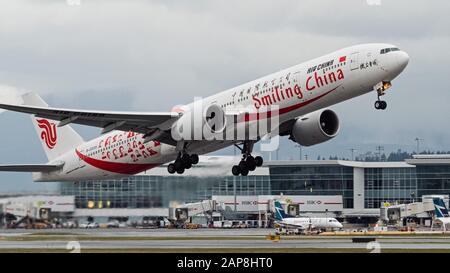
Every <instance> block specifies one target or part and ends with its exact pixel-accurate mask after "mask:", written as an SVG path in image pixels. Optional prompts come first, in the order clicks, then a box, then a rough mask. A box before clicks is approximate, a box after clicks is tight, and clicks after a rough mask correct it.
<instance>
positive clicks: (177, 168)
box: [173, 159, 183, 170]
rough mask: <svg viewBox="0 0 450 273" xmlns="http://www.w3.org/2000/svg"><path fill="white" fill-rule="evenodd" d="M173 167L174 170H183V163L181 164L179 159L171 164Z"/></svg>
mask: <svg viewBox="0 0 450 273" xmlns="http://www.w3.org/2000/svg"><path fill="white" fill-rule="evenodd" d="M173 165H174V166H175V170H180V169H183V162H181V159H177V160H175V163H173Z"/></svg>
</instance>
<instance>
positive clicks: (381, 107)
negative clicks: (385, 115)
mask: <svg viewBox="0 0 450 273" xmlns="http://www.w3.org/2000/svg"><path fill="white" fill-rule="evenodd" d="M374 106H375V109H377V110H385V109H386V108H387V102H386V101H384V100H377V101H376V102H375V104H374Z"/></svg>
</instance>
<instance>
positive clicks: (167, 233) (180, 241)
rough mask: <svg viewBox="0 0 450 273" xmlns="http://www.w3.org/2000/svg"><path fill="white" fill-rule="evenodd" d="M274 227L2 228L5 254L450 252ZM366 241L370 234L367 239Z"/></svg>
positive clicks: (411, 240) (416, 241)
mask: <svg viewBox="0 0 450 273" xmlns="http://www.w3.org/2000/svg"><path fill="white" fill-rule="evenodd" d="M273 231H274V230H273V229H197V230H176V229H115V230H110V229H108V230H105V229H61V230H54V229H50V230H23V229H22V230H20V229H15V230H0V252H2V251H8V250H9V251H11V250H14V251H17V252H21V250H30V249H36V250H40V251H41V252H45V250H51V249H53V250H61V251H69V250H73V249H74V248H76V249H79V250H80V251H81V252H82V251H83V250H89V249H101V250H110V251H111V252H114V251H117V250H119V251H120V250H131V251H132V250H133V249H139V250H140V251H142V250H144V251H145V250H152V251H156V252H157V251H158V249H160V250H163V249H164V250H167V249H169V250H172V251H173V252H176V251H177V250H187V249H197V250H199V251H202V250H205V251H206V250H210V249H215V250H219V251H220V250H227V249H228V250H236V249H240V250H243V251H246V250H249V251H250V250H251V251H257V252H266V251H267V252H271V251H274V249H276V250H278V251H279V252H283V250H284V249H285V250H289V252H302V250H308V251H311V250H312V251H314V250H316V251H317V252H321V251H324V250H328V251H329V250H333V249H335V250H341V251H343V252H345V251H346V250H348V251H354V250H360V251H361V252H371V251H375V252H383V250H388V249H395V250H404V251H405V252H411V250H414V251H418V252H427V251H430V250H433V251H436V250H437V251H438V252H439V251H442V252H448V251H450V236H448V235H447V236H444V235H439V234H436V235H415V236H412V235H403V236H372V237H373V238H376V241H375V242H370V243H354V242H352V238H353V237H356V236H320V235H319V236H282V237H281V238H280V240H268V239H267V238H266V236H267V235H269V234H270V233H272V234H273ZM366 237H367V236H366Z"/></svg>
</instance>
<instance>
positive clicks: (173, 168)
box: [167, 163, 177, 174]
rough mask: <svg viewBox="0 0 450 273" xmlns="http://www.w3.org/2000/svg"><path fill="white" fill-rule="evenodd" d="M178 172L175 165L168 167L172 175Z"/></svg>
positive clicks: (171, 164)
mask: <svg viewBox="0 0 450 273" xmlns="http://www.w3.org/2000/svg"><path fill="white" fill-rule="evenodd" d="M176 170H177V169H176V168H175V164H173V163H170V164H169V166H167V171H168V172H169V173H170V174H174V173H175V172H176Z"/></svg>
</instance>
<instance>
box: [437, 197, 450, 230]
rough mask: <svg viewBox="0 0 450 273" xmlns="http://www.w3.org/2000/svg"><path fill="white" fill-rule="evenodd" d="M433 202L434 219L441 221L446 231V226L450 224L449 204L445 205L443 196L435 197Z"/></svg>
mask: <svg viewBox="0 0 450 273" xmlns="http://www.w3.org/2000/svg"><path fill="white" fill-rule="evenodd" d="M433 204H434V213H435V215H434V216H435V218H434V221H436V222H438V223H440V224H441V225H442V227H443V229H444V231H446V226H447V225H448V224H450V215H449V213H448V210H447V206H446V205H445V203H444V200H442V198H433ZM434 221H433V224H434Z"/></svg>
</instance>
